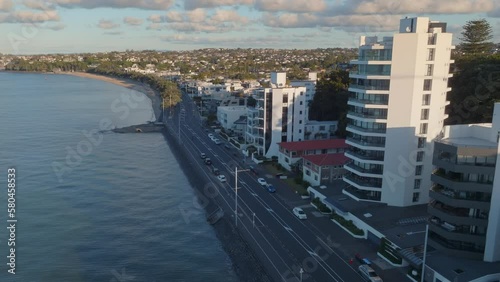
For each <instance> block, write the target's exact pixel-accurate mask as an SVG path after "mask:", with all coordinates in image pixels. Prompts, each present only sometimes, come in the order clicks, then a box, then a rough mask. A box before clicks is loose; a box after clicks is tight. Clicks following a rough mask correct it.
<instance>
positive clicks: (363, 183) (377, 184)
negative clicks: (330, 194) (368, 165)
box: [343, 174, 382, 189]
mask: <svg viewBox="0 0 500 282" xmlns="http://www.w3.org/2000/svg"><path fill="white" fill-rule="evenodd" d="M343 180H344V181H345V182H347V183H349V184H350V185H352V186H354V187H356V188H358V189H380V188H382V180H381V179H380V178H369V177H360V176H357V175H356V174H347V175H344V176H343Z"/></svg>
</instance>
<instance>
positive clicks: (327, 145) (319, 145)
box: [278, 139, 347, 151]
mask: <svg viewBox="0 0 500 282" xmlns="http://www.w3.org/2000/svg"><path fill="white" fill-rule="evenodd" d="M278 146H280V147H283V148H285V149H287V150H289V151H299V150H316V149H333V148H347V144H346V143H345V139H326V140H307V141H296V142H281V143H278Z"/></svg>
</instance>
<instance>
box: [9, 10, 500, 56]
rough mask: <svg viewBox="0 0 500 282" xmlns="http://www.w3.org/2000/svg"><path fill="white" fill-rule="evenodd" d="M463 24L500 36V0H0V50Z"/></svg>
mask: <svg viewBox="0 0 500 282" xmlns="http://www.w3.org/2000/svg"><path fill="white" fill-rule="evenodd" d="M406 16H408V17H414V16H422V17H429V18H430V19H431V20H435V21H441V22H447V23H448V32H452V33H454V38H455V43H456V44H457V43H459V42H460V41H459V37H460V32H461V31H462V26H463V25H464V24H465V23H466V22H467V21H470V20H475V19H481V18H485V19H486V20H488V22H489V23H490V24H491V26H492V28H493V33H494V40H493V41H494V42H500V0H0V36H1V39H0V53H4V54H50V53H82V52H104V51H123V50H127V49H129V50H146V49H147V50H161V51H170V50H193V49H202V48H279V49H315V48H335V47H352V48H353V47H357V46H358V42H359V36H360V35H370V36H372V35H378V36H388V35H391V34H393V33H394V32H396V31H397V30H398V26H399V20H400V19H401V18H404V17H406Z"/></svg>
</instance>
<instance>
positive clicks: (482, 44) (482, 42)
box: [459, 19, 494, 56]
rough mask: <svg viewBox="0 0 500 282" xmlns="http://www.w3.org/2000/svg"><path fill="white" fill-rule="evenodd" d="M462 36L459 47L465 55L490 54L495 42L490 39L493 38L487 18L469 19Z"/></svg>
mask: <svg viewBox="0 0 500 282" xmlns="http://www.w3.org/2000/svg"><path fill="white" fill-rule="evenodd" d="M463 29H464V30H463V31H462V37H461V38H460V40H461V41H462V43H460V45H459V47H460V50H461V51H462V52H463V53H464V55H470V56H475V55H482V54H488V53H489V52H490V51H491V50H492V48H493V46H494V45H493V43H492V42H491V41H490V40H491V39H492V38H493V34H492V29H491V25H490V23H488V21H487V20H485V19H481V20H473V21H468V22H467V23H466V24H465V25H464V26H463Z"/></svg>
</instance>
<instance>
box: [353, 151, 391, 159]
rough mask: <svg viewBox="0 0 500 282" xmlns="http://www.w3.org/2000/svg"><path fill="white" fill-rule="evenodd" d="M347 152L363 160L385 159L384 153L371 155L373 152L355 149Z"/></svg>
mask: <svg viewBox="0 0 500 282" xmlns="http://www.w3.org/2000/svg"><path fill="white" fill-rule="evenodd" d="M346 153H348V154H349V155H351V156H354V157H357V158H359V159H362V160H367V161H384V155H383V154H382V155H371V154H366V153H365V151H363V150H359V151H354V150H348V151H347V152H346Z"/></svg>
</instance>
